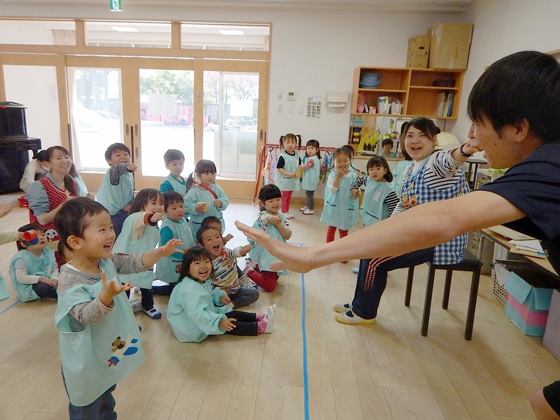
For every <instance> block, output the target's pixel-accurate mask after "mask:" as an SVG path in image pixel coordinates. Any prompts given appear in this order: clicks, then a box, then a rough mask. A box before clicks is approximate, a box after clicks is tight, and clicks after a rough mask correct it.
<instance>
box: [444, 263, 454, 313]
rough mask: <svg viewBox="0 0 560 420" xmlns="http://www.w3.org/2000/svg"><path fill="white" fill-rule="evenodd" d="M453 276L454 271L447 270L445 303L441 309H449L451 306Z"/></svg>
mask: <svg viewBox="0 0 560 420" xmlns="http://www.w3.org/2000/svg"><path fill="white" fill-rule="evenodd" d="M452 276H453V270H447V272H446V273H445V287H444V289H443V301H442V303H441V307H442V308H443V309H447V307H448V306H449V294H450V293H451V277H452Z"/></svg>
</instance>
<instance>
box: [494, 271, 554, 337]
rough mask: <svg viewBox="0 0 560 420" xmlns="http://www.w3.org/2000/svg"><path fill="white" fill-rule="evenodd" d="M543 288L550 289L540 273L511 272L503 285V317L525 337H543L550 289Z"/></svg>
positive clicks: (548, 307)
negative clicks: (504, 302) (504, 301)
mask: <svg viewBox="0 0 560 420" xmlns="http://www.w3.org/2000/svg"><path fill="white" fill-rule="evenodd" d="M538 286H540V287H538ZM543 286H545V287H546V286H548V287H551V286H550V285H549V284H547V283H546V281H545V279H544V278H543V276H541V275H540V273H536V272H534V271H523V270H513V271H511V273H510V274H509V276H508V278H507V281H506V284H505V285H504V288H505V289H506V290H507V292H508V297H507V302H506V308H505V315H506V316H507V317H508V318H509V320H510V321H511V322H513V323H514V324H515V326H516V327H517V328H519V329H520V330H521V331H522V332H523V333H524V334H525V335H531V336H536V337H542V336H543V335H544V332H545V327H546V323H547V318H548V310H549V309H550V300H551V298H552V288H543Z"/></svg>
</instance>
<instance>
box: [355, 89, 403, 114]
mask: <svg viewBox="0 0 560 420" xmlns="http://www.w3.org/2000/svg"><path fill="white" fill-rule="evenodd" d="M361 94H363V95H364V96H365V104H366V105H367V106H368V107H370V106H375V107H377V99H378V98H379V97H380V96H388V97H389V99H390V101H389V102H392V100H393V98H395V99H398V100H399V101H401V103H402V104H403V108H404V104H405V103H406V97H407V92H406V91H392V92H390V91H387V90H382V89H375V90H371V89H370V90H364V89H360V90H359V93H358V96H360V95H361ZM359 102H360V100H359V98H358V100H357V101H356V105H355V108H354V109H353V111H354V112H353V113H356V114H360V112H359V110H358V104H359ZM361 113H363V114H367V113H366V112H361ZM381 115H386V114H381Z"/></svg>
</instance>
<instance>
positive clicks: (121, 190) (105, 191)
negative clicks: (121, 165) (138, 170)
mask: <svg viewBox="0 0 560 420" xmlns="http://www.w3.org/2000/svg"><path fill="white" fill-rule="evenodd" d="M110 171H111V168H109V169H107V172H106V173H105V176H104V177H103V180H102V181H101V185H100V186H99V191H97V201H98V202H99V203H101V204H102V205H103V207H105V208H106V209H107V210H108V211H109V214H110V215H111V216H113V215H115V214H117V213H118V212H119V211H121V210H122V209H124V208H125V206H127V205H128V204H129V203H130V202H131V201H132V199H133V198H134V176H133V175H132V173H126V174H122V175H121V176H120V178H119V185H112V184H111V175H110Z"/></svg>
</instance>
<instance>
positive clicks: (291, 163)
mask: <svg viewBox="0 0 560 420" xmlns="http://www.w3.org/2000/svg"><path fill="white" fill-rule="evenodd" d="M280 146H281V147H282V148H283V149H284V150H283V151H282V153H281V154H280V157H279V158H278V162H276V174H275V175H274V184H275V185H276V186H277V187H278V188H280V191H282V213H284V214H285V215H286V218H287V219H293V217H294V216H293V215H292V213H290V201H291V199H292V193H293V192H294V191H299V184H300V182H299V172H300V170H301V168H300V164H301V159H300V157H299V153H298V149H299V147H300V146H301V136H300V135H299V134H298V135H295V134H292V133H288V134H286V135H285V136H282V137H280Z"/></svg>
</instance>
